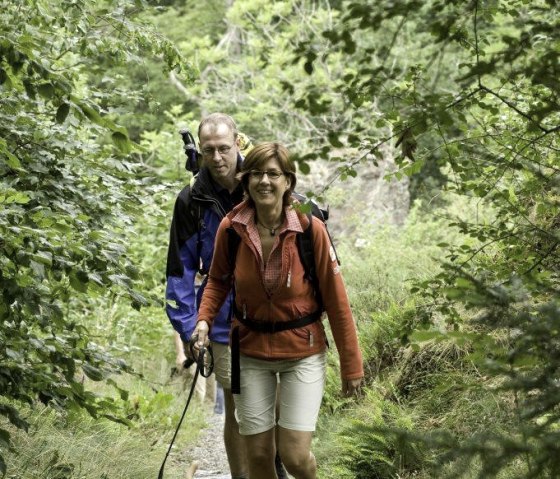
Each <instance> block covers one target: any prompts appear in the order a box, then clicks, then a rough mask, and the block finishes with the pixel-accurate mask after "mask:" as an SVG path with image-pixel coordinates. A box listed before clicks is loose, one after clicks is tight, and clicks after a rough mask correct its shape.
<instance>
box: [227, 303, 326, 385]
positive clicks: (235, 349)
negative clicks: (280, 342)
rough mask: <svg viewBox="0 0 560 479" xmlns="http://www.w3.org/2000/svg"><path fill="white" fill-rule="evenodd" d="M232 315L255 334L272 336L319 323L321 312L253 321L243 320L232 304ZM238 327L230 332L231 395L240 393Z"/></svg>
mask: <svg viewBox="0 0 560 479" xmlns="http://www.w3.org/2000/svg"><path fill="white" fill-rule="evenodd" d="M233 314H234V315H235V317H236V318H237V319H238V320H239V322H240V323H241V324H242V325H243V326H245V327H246V328H248V329H250V330H251V331H255V332H257V333H265V334H274V333H279V332H281V331H287V330H288V329H297V328H303V327H305V326H308V325H310V324H312V323H314V322H315V321H319V320H320V319H321V316H322V314H323V312H322V311H321V310H320V309H319V310H317V311H315V312H314V313H311V314H309V315H307V316H302V317H301V318H296V319H292V320H290V321H275V322H271V321H255V320H254V319H250V318H245V317H243V314H241V312H240V311H239V310H238V309H237V306H236V305H235V304H234V307H233ZM239 355H240V348H239V326H235V327H234V328H232V330H231V392H232V393H233V394H240V393H241V367H240V362H239Z"/></svg>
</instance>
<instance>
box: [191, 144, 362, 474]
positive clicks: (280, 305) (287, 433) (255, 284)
mask: <svg viewBox="0 0 560 479" xmlns="http://www.w3.org/2000/svg"><path fill="white" fill-rule="evenodd" d="M239 175H240V180H241V183H242V185H243V188H244V190H245V193H246V199H245V201H243V202H242V203H241V204H239V205H238V206H237V207H235V208H234V209H233V210H232V211H231V212H230V213H229V214H228V215H227V216H226V217H225V218H224V219H223V220H222V222H221V224H220V227H219V229H218V233H217V236H216V245H215V249H214V257H213V260H212V266H211V269H210V273H209V279H208V284H207V286H206V289H205V291H204V296H203V298H202V303H201V306H200V309H199V314H198V323H197V326H196V329H195V335H198V345H199V346H202V345H203V344H206V338H207V336H208V331H209V329H210V328H211V327H212V320H213V318H214V317H215V316H216V314H217V313H218V311H219V309H220V306H221V304H222V302H223V301H224V299H225V298H226V296H227V294H228V292H229V290H230V289H231V287H232V285H235V294H236V296H235V298H236V299H235V303H236V308H235V309H236V311H235V318H234V321H233V324H232V334H231V338H230V341H231V342H232V351H234V350H235V348H234V346H236V345H237V344H233V343H237V342H238V346H239V349H240V357H239V361H240V370H241V378H240V388H241V390H240V394H239V395H236V396H235V406H236V411H237V416H238V419H239V431H240V433H241V435H243V437H244V440H245V445H246V450H247V452H248V461H249V477H250V478H251V479H260V478H262V479H270V478H276V472H275V469H274V457H275V454H276V447H277V448H278V450H279V452H280V457H281V458H282V461H283V463H284V465H285V467H286V469H287V470H288V472H289V473H290V474H291V475H292V476H294V477H295V478H296V479H313V478H315V477H316V462H315V457H314V456H313V453H312V452H311V438H312V434H313V431H314V430H315V425H316V422H317V416H318V414H319V408H320V405H321V399H322V396H323V389H324V384H325V371H326V348H327V341H326V336H325V331H324V328H323V324H322V322H321V321H320V317H321V312H322V311H321V305H320V304H319V303H318V301H317V297H321V298H322V305H323V307H324V309H325V310H326V312H327V315H328V318H329V323H330V326H331V329H332V332H333V336H334V339H335V342H336V346H337V349H338V352H339V355H340V364H341V377H342V392H343V394H345V395H348V396H349V395H352V394H355V393H357V392H358V389H359V386H360V383H361V378H362V377H363V367H362V356H361V353H360V349H359V346H358V339H357V335H356V328H355V325H354V321H353V318H352V313H351V311H350V305H349V302H348V297H347V294H346V290H345V287H344V283H343V280H342V277H341V274H340V271H339V267H338V263H337V261H336V255H335V254H334V249H333V248H332V246H331V244H330V240H329V237H328V234H327V231H326V228H325V225H324V224H323V223H322V222H321V221H320V220H319V219H317V218H315V217H312V221H313V222H314V223H313V229H312V232H313V243H314V253H315V263H316V270H317V277H318V282H319V289H320V295H317V296H316V295H315V292H314V289H313V285H312V284H311V282H310V281H308V280H307V279H306V278H304V267H303V265H302V263H301V260H300V257H299V254H298V249H297V244H296V235H297V233H301V232H302V231H303V230H304V229H306V228H307V227H308V226H309V221H310V220H309V217H308V216H306V215H305V214H302V213H300V212H298V211H297V210H296V209H294V208H293V206H292V202H294V201H295V200H294V199H293V198H292V192H293V190H294V188H295V185H296V175H295V168H294V164H293V162H292V161H291V159H290V158H289V154H288V151H287V149H286V148H285V147H284V146H282V145H280V144H278V143H263V144H260V145H258V146H256V147H255V148H254V149H253V150H252V151H251V152H250V153H249V154H248V155H247V157H246V158H245V161H244V162H243V166H242V169H241V172H240V173H239ZM228 228H233V229H234V230H235V232H236V233H237V234H238V235H239V237H240V238H241V241H240V243H239V246H238V247H237V253H236V256H235V265H231V264H230V263H231V259H230V255H229V251H228V249H229V245H230V244H231V243H230V242H228V236H229V235H231V232H228ZM290 321H292V323H291V324H292V325H293V324H294V322H297V324H299V325H300V327H296V328H294V329H283V328H282V326H281V325H282V323H284V326H286V325H287V323H288V322H290ZM301 324H303V326H301ZM232 338H234V339H232ZM235 338H238V339H235ZM233 360H234V358H232V361H233ZM232 374H233V373H232ZM277 378H279V379H277ZM277 388H279V391H278V401H279V420H278V427H276V419H275V404H276V397H277V391H276V390H277Z"/></svg>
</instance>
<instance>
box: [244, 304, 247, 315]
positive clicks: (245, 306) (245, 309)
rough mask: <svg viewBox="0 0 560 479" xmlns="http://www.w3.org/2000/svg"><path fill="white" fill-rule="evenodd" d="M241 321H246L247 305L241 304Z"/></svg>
mask: <svg viewBox="0 0 560 479" xmlns="http://www.w3.org/2000/svg"><path fill="white" fill-rule="evenodd" d="M243 319H247V305H246V304H245V303H243Z"/></svg>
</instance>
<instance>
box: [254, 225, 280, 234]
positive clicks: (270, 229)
mask: <svg viewBox="0 0 560 479" xmlns="http://www.w3.org/2000/svg"><path fill="white" fill-rule="evenodd" d="M257 224H258V225H260V226H262V227H263V228H264V229H266V230H267V231H268V232H269V233H270V236H274V235H276V230H277V229H278V228H279V227H280V226H282V223H280V224H278V225H276V226H272V227H271V226H266V225H264V224H262V223H261V222H260V221H257Z"/></svg>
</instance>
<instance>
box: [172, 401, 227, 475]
mask: <svg viewBox="0 0 560 479" xmlns="http://www.w3.org/2000/svg"><path fill="white" fill-rule="evenodd" d="M206 421H207V422H208V426H207V427H206V428H205V429H204V430H203V431H202V432H201V433H200V436H199V439H198V440H197V442H196V444H195V445H194V446H193V447H192V448H190V449H187V450H186V451H185V454H184V455H182V457H181V459H178V458H177V457H176V458H175V462H176V463H179V462H180V463H181V464H183V465H184V468H185V479H187V478H190V477H191V476H189V475H187V471H188V470H189V467H190V468H191V470H192V468H193V462H195V461H196V462H198V467H197V468H196V472H195V474H194V476H193V477H194V479H199V478H200V479H202V478H205V479H231V476H230V474H229V466H228V462H227V456H226V450H225V447H224V441H223V429H224V415H223V414H213V413H212V412H211V411H210V412H208V416H207V418H206Z"/></svg>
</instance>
